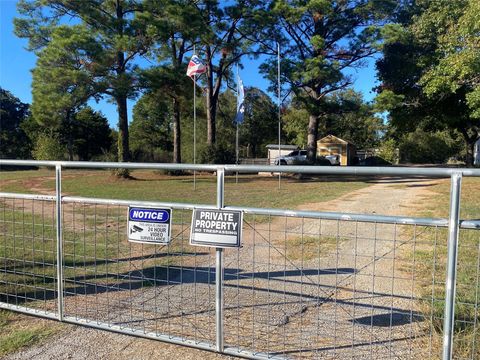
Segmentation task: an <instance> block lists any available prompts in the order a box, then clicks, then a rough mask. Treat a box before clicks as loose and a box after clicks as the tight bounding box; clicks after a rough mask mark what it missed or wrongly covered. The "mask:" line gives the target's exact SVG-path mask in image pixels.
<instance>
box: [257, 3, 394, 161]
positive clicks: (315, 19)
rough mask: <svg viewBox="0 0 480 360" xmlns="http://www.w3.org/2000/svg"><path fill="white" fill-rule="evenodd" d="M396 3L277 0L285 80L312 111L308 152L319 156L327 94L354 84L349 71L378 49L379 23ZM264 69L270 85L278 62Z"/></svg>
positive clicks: (273, 12)
mask: <svg viewBox="0 0 480 360" xmlns="http://www.w3.org/2000/svg"><path fill="white" fill-rule="evenodd" d="M395 6H396V1H393V0H383V1H382V0H345V1H316V0H310V1H305V0H292V1H287V0H277V1H272V2H271V15H270V16H272V17H273V18H274V19H276V20H277V24H278V25H277V26H278V27H279V29H278V31H277V34H279V35H278V36H277V39H276V40H277V41H279V42H280V43H281V48H282V57H283V60H282V81H283V83H287V84H288V87H289V90H290V91H293V92H294V93H295V96H296V98H297V99H298V100H299V101H302V102H303V106H304V108H305V109H307V111H308V113H309V123H308V136H307V150H308V157H309V159H310V160H311V161H313V160H314V159H315V157H316V147H317V138H318V127H319V122H320V119H322V120H324V121H325V116H326V115H328V104H326V97H327V95H329V94H331V93H334V92H336V91H338V90H341V89H344V88H346V87H348V86H349V85H351V84H352V82H353V79H352V77H351V76H347V75H345V70H346V69H348V68H352V67H359V66H362V65H363V61H362V60H364V59H366V58H367V57H369V56H371V55H373V54H374V53H375V52H376V50H377V47H376V45H377V42H378V40H379V39H380V31H379V27H378V26H377V25H379V24H381V22H382V20H384V19H386V18H387V17H388V16H389V15H390V13H391V12H392V10H393V9H394V8H395ZM262 71H263V73H264V74H266V76H267V77H269V78H270V79H271V81H272V83H275V80H276V64H275V63H274V60H271V61H267V62H266V63H265V64H264V66H263V68H262Z"/></svg>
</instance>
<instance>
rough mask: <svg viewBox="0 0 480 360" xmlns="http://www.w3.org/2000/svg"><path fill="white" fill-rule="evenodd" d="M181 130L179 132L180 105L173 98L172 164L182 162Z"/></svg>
mask: <svg viewBox="0 0 480 360" xmlns="http://www.w3.org/2000/svg"><path fill="white" fill-rule="evenodd" d="M180 139H181V130H180V103H179V102H178V100H177V99H176V98H173V162H174V163H176V164H179V163H181V162H182V156H181V149H180V146H181V142H180V141H181V140H180Z"/></svg>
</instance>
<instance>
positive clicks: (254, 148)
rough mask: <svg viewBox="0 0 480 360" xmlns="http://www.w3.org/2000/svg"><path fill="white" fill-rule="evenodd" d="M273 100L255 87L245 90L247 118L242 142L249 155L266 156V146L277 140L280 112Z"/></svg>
mask: <svg viewBox="0 0 480 360" xmlns="http://www.w3.org/2000/svg"><path fill="white" fill-rule="evenodd" d="M277 109H278V108H277V106H276V105H275V104H274V103H273V102H272V99H271V98H270V97H269V96H268V95H267V94H265V93H264V92H263V91H262V90H260V89H258V88H255V87H247V88H245V117H244V122H243V123H242V124H241V125H240V128H239V132H240V140H241V144H243V146H245V147H247V149H248V154H249V155H250V156H252V157H257V156H261V155H264V154H266V148H265V146H266V145H267V144H270V143H272V142H275V140H276V139H277V132H276V131H273V129H277V124H278V116H277V113H278V110H277Z"/></svg>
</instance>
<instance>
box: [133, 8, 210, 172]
mask: <svg viewBox="0 0 480 360" xmlns="http://www.w3.org/2000/svg"><path fill="white" fill-rule="evenodd" d="M144 5H145V9H146V11H145V12H144V13H143V14H142V17H141V20H142V21H143V22H145V28H146V29H147V33H148V36H149V38H151V39H152V41H153V42H154V43H155V46H154V47H153V49H152V54H153V57H154V58H155V60H157V62H158V65H157V66H155V67H153V68H151V69H148V70H147V71H144V72H143V73H142V78H143V84H144V87H145V88H147V89H149V91H150V92H151V94H150V95H149V96H150V97H151V96H152V95H153V94H155V95H157V96H158V101H159V102H164V101H165V97H168V98H170V99H171V104H172V120H173V162H174V163H180V162H182V156H181V103H182V102H184V101H185V97H186V96H191V93H192V90H191V80H190V79H188V78H187V77H186V76H185V70H186V68H187V64H186V63H185V62H184V60H185V55H186V53H187V52H189V51H191V50H192V49H193V43H194V41H195V39H196V37H197V36H199V35H200V34H201V32H202V31H204V27H203V24H202V23H201V21H200V19H199V17H198V14H197V12H196V11H195V10H196V9H195V6H194V4H193V3H192V2H191V1H186V0H161V1H153V0H148V1H145V3H144Z"/></svg>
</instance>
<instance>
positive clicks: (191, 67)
mask: <svg viewBox="0 0 480 360" xmlns="http://www.w3.org/2000/svg"><path fill="white" fill-rule="evenodd" d="M206 71H207V66H206V65H205V64H204V63H203V62H202V60H200V58H199V57H198V56H197V55H193V56H192V58H191V59H190V62H189V63H188V68H187V76H190V77H191V78H192V79H193V76H195V75H200V74H203V73H204V72H206Z"/></svg>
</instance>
